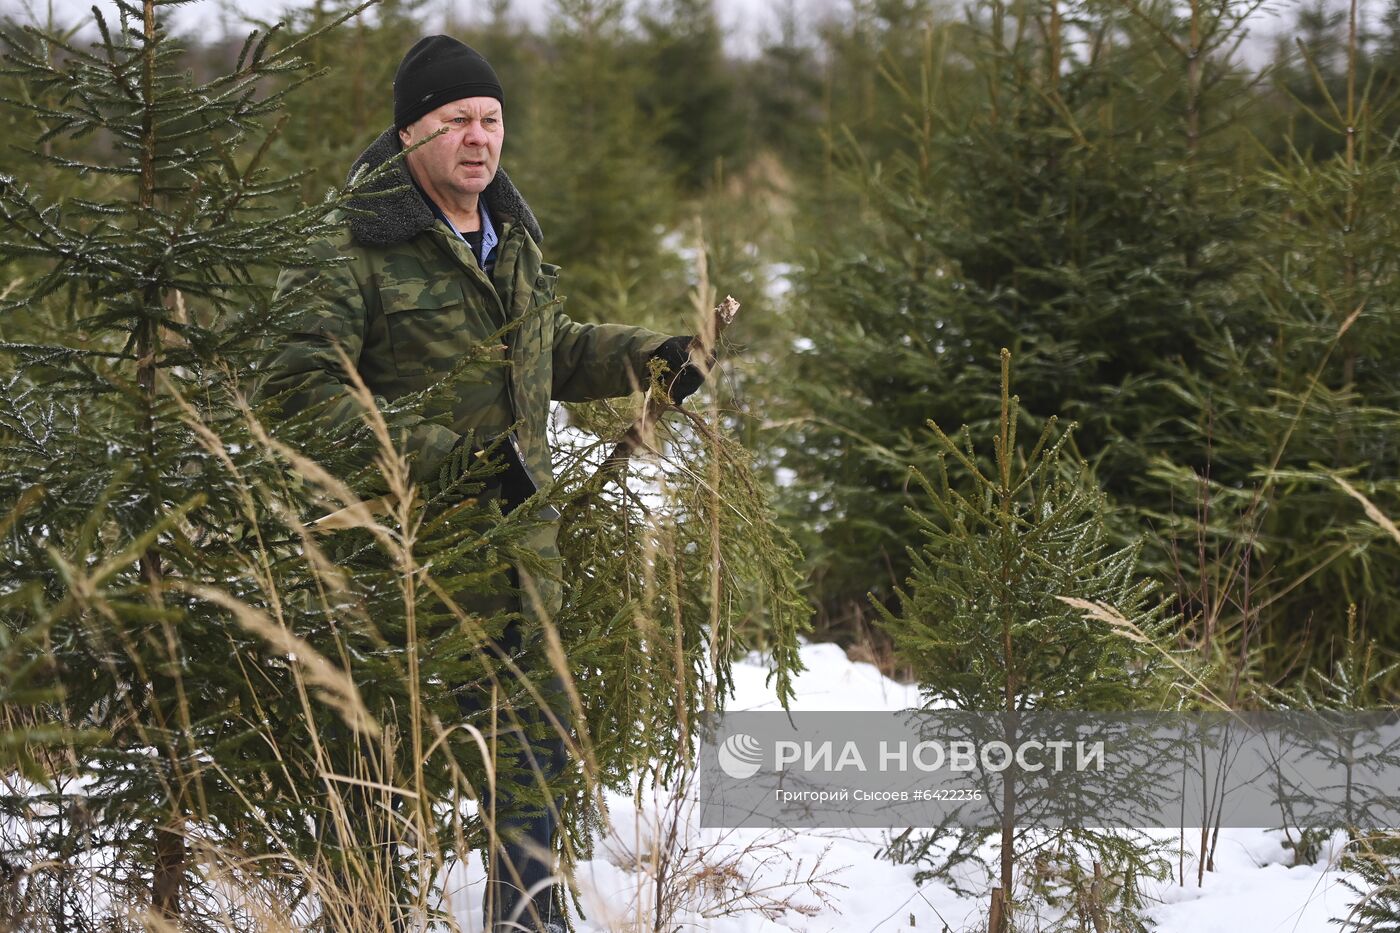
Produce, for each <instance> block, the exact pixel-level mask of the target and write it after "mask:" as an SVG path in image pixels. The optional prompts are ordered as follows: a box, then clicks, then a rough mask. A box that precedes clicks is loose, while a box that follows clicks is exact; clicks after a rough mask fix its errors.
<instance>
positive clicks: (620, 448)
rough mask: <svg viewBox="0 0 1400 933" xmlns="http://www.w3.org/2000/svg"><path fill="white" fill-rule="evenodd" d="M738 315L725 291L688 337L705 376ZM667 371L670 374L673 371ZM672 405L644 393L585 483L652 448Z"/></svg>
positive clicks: (615, 472)
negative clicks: (638, 409) (641, 404)
mask: <svg viewBox="0 0 1400 933" xmlns="http://www.w3.org/2000/svg"><path fill="white" fill-rule="evenodd" d="M738 316H739V302H738V301H736V300H735V299H734V297H733V296H732V295H726V296H725V298H724V300H723V301H721V302H720V303H719V306H718V307H716V308H715V309H714V311H713V313H711V314H710V316H709V318H707V319H706V320H704V321H702V322H701V324H702V326H701V327H700V332H699V333H698V334H696V335H695V336H694V337H692V338H691V339H690V346H689V347H688V348H687V349H689V351H690V359H691V361H692V362H694V363H695V364H696V365H698V366H699V367H700V368H701V372H703V373H704V374H705V377H706V378H707V379H708V378H709V375H710V371H711V370H712V369H714V365H715V358H716V353H715V348H716V347H717V346H719V338H720V337H721V336H722V335H723V334H724V331H725V328H727V327H728V326H729V325H730V324H733V323H734V319H735V318H736V317H738ZM671 375H672V377H673V378H674V377H675V376H676V375H677V374H676V373H672V374H671ZM672 407H674V404H673V403H672V402H671V401H670V399H668V398H666V397H665V396H663V395H658V394H652V395H650V396H648V398H647V402H646V408H645V409H643V411H642V416H641V417H640V418H638V419H637V420H636V421H635V422H633V424H632V426H631V427H630V428H628V429H627V432H626V433H625V434H623V435H622V440H620V441H618V442H617V446H616V447H614V448H613V450H612V453H610V454H608V458H607V459H606V460H604V461H603V465H602V466H600V467H599V468H598V472H597V473H594V474H593V478H592V480H591V481H590V483H589V487H590V488H592V489H597V488H598V487H599V486H600V485H601V484H602V483H604V482H606V481H607V480H608V479H609V478H611V477H614V476H617V475H618V474H620V473H621V472H622V470H623V468H624V467H626V466H627V464H628V463H629V462H631V460H632V457H633V455H634V454H636V453H637V451H639V450H652V449H653V448H652V444H651V442H652V438H653V437H654V436H655V433H656V424H657V422H658V421H660V420H661V417H662V415H664V414H666V412H667V411H668V410H669V409H671V408H672Z"/></svg>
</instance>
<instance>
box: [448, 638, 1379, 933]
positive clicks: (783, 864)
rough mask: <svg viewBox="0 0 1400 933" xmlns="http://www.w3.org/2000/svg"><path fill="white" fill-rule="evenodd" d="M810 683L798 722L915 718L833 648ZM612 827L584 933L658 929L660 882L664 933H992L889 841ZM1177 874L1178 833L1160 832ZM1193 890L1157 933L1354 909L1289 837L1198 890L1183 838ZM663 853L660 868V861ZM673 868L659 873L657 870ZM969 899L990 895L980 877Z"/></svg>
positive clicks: (1283, 932)
mask: <svg viewBox="0 0 1400 933" xmlns="http://www.w3.org/2000/svg"><path fill="white" fill-rule="evenodd" d="M802 660H803V663H804V664H805V665H806V667H807V669H806V670H805V671H804V672H802V674H801V675H799V676H798V677H797V679H796V692H797V700H796V702H795V703H794V706H793V708H794V709H795V710H800V711H818V710H898V709H907V708H909V707H914V706H918V705H920V703H919V695H918V691H917V690H916V689H915V688H913V687H910V686H906V685H904V684H900V683H897V682H895V681H892V680H889V679H888V678H886V677H884V676H882V675H881V674H880V672H879V671H878V670H876V669H875V668H874V667H873V666H871V665H869V664H864V663H856V662H852V661H850V660H848V659H847V657H846V655H845V653H844V652H843V651H842V650H841V649H840V648H839V647H837V646H835V645H827V644H820V645H807V646H804V648H803V649H802ZM766 675H767V672H766V670H765V668H764V667H763V666H762V665H761V664H759V663H757V661H756V660H755V661H750V662H746V663H743V664H740V665H738V666H737V667H736V669H735V684H736V691H735V697H734V699H733V701H732V702H731V703H730V705H729V708H730V709H733V710H741V709H743V710H750V709H777V708H779V707H778V704H777V701H776V699H775V698H774V695H773V690H772V689H771V687H770V686H767V685H765V682H764V681H765V678H766ZM608 804H609V807H610V809H611V815H612V825H611V827H610V830H609V832H608V833H607V834H606V835H605V836H602V837H600V838H599V839H598V840H597V841H596V845H595V852H594V858H592V859H591V860H588V861H585V862H583V863H581V864H580V865H579V866H578V869H577V883H578V887H579V890H580V892H581V899H582V904H583V908H584V912H585V915H586V919H580V920H578V921H577V926H578V928H579V929H580V930H582V931H586V933H624V931H631V930H643V929H645V930H651V929H653V925H652V918H654V917H655V916H656V907H655V903H656V885H655V880H654V879H655V878H656V876H657V875H658V874H661V875H664V876H665V877H666V878H667V879H668V880H667V881H666V882H665V883H663V885H662V891H663V895H664V896H665V897H668V898H670V899H671V903H672V904H673V905H674V906H676V908H677V911H676V912H675V913H674V914H672V915H671V916H672V917H673V920H672V923H671V924H669V925H668V926H667V929H676V930H686V931H690V930H696V931H699V930H704V931H712V933H782V931H794V930H801V931H810V933H819V931H820V933H825V931H832V933H836V931H840V933H859V931H881V933H904V931H909V933H921V931H935V933H941V931H944V930H945V928H946V930H947V931H949V933H958V931H964V930H966V931H975V930H985V929H986V901H987V898H986V895H985V894H983V895H980V896H977V897H965V896H960V895H958V894H956V893H955V892H953V891H952V890H951V889H950V888H949V887H948V886H947V885H946V884H943V883H938V882H933V883H926V884H923V885H917V884H915V883H914V874H915V869H914V868H913V867H911V866H904V865H895V864H892V863H891V862H889V861H886V860H884V859H880V858H877V857H876V856H877V852H878V851H879V849H880V848H881V846H882V845H883V844H884V843H885V841H886V839H887V835H888V834H887V833H886V832H885V831H880V830H849V829H847V830H828V831H820V830H805V831H798V832H793V831H778V830H766V831H764V830H713V829H705V830H702V829H699V828H698V816H697V815H696V813H695V808H694V806H693V799H691V798H687V797H685V796H679V797H678V796H676V795H674V794H672V793H669V792H666V791H657V790H654V789H647V790H644V791H642V792H640V793H639V794H637V795H636V797H629V796H626V795H618V794H610V795H609V796H608ZM1155 835H1157V836H1158V838H1160V839H1162V840H1164V841H1166V842H1168V843H1169V844H1170V850H1169V852H1168V855H1169V857H1170V861H1171V864H1172V868H1173V871H1175V870H1176V868H1177V865H1178V842H1177V838H1178V833H1177V832H1175V831H1163V832H1159V833H1156V834H1155ZM1186 835H1187V837H1188V838H1187V840H1186V851H1185V856H1184V864H1185V874H1186V877H1187V883H1186V885H1185V886H1184V887H1183V886H1181V885H1179V884H1177V882H1176V881H1175V880H1174V879H1173V880H1172V881H1169V882H1161V883H1158V882H1149V886H1148V888H1147V890H1146V892H1145V893H1146V895H1147V896H1148V898H1149V899H1150V901H1151V902H1152V904H1153V906H1151V907H1150V909H1149V910H1148V916H1149V918H1150V919H1151V920H1152V921H1154V922H1155V924H1156V927H1157V929H1158V930H1159V931H1161V933H1275V931H1276V933H1333V931H1335V930H1337V929H1338V928H1337V926H1336V924H1335V923H1333V922H1331V921H1330V918H1334V917H1342V916H1345V915H1346V913H1347V907H1348V904H1349V903H1350V902H1351V901H1353V900H1355V899H1356V895H1355V894H1353V893H1352V892H1351V891H1349V890H1347V889H1346V888H1345V887H1343V886H1342V884H1341V881H1342V879H1343V877H1344V873H1343V872H1341V871H1340V870H1339V869H1337V868H1335V867H1332V866H1331V865H1330V862H1331V861H1333V860H1335V859H1336V857H1337V852H1336V850H1335V847H1334V848H1332V849H1330V850H1329V851H1326V852H1325V853H1324V855H1323V857H1322V858H1321V859H1320V860H1319V861H1318V862H1317V863H1316V864H1311V865H1302V866H1295V867H1290V866H1291V863H1292V853H1291V851H1290V850H1289V849H1287V848H1285V847H1284V845H1283V841H1282V834H1281V833H1279V832H1275V831H1266V830H1255V829H1233V830H1232V829H1224V830H1222V831H1221V836H1220V842H1219V846H1218V849H1217V853H1216V870H1215V871H1214V872H1210V873H1207V875H1206V878H1205V883H1204V885H1203V886H1200V887H1198V886H1197V885H1196V882H1195V867H1194V866H1195V864H1196V862H1195V848H1194V846H1193V843H1192V840H1191V838H1190V837H1191V836H1192V835H1195V833H1194V832H1193V831H1189V830H1188V832H1187V834H1186ZM663 853H665V854H663ZM662 868H664V871H662V870H661V869H662ZM965 877H966V879H967V881H968V882H969V886H970V887H973V888H974V889H976V890H979V891H986V890H987V887H988V886H987V885H986V884H985V882H981V881H980V879H978V878H976V877H975V876H974V875H972V874H966V875H965ZM482 884H483V874H482V870H481V866H480V864H479V863H478V862H473V863H472V864H470V865H468V866H467V867H466V870H465V871H464V872H460V873H458V875H457V879H456V884H455V885H454V887H455V889H456V890H455V894H454V903H455V904H456V906H457V913H458V917H459V919H460V920H461V922H462V928H463V929H464V930H478V929H480V923H479V920H480V914H479V909H478V904H479V900H480V893H481V889H482Z"/></svg>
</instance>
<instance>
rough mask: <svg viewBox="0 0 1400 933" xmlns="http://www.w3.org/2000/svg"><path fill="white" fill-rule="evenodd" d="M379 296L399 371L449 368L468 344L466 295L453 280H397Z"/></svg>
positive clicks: (405, 373) (443, 370)
mask: <svg viewBox="0 0 1400 933" xmlns="http://www.w3.org/2000/svg"><path fill="white" fill-rule="evenodd" d="M380 299H381V301H382V302H383V306H384V317H385V320H386V321H387V323H388V330H389V343H390V345H391V347H392V348H393V354H394V367H395V368H396V369H397V370H398V372H399V375H401V376H414V375H423V374H432V373H446V372H449V371H450V370H451V369H452V367H453V366H455V365H456V364H457V362H458V360H460V359H461V358H462V356H463V355H464V354H465V353H466V351H467V350H468V349H469V348H470V346H471V337H470V335H469V334H468V333H467V308H466V299H465V298H464V296H463V295H462V290H461V288H460V287H458V286H457V285H456V284H455V283H445V284H441V285H434V284H433V283H429V282H399V283H395V285H393V286H392V287H390V288H385V289H381V290H380Z"/></svg>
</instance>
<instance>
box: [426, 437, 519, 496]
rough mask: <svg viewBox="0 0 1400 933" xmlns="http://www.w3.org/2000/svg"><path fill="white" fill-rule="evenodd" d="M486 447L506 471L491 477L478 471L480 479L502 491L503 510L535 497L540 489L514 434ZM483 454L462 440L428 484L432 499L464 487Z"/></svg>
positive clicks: (488, 485) (465, 440)
mask: <svg viewBox="0 0 1400 933" xmlns="http://www.w3.org/2000/svg"><path fill="white" fill-rule="evenodd" d="M487 448H488V449H489V450H490V451H491V454H490V456H492V457H493V458H495V459H497V460H499V461H501V462H502V465H503V466H504V467H505V469H504V470H502V471H501V472H499V473H495V474H493V475H491V476H484V475H482V474H481V472H480V471H479V470H478V473H477V476H478V477H479V478H480V482H482V483H484V484H485V485H486V486H487V487H488V488H489V487H491V486H493V485H494V486H496V487H498V488H499V489H500V494H501V511H503V512H506V513H509V512H510V511H511V510H512V509H514V508H515V507H516V506H517V505H519V504H520V503H522V502H524V501H525V500H526V499H528V498H530V497H531V496H532V495H534V494H535V490H536V489H538V488H539V487H537V486H536V485H535V481H534V480H532V479H531V478H530V473H529V471H528V470H526V469H525V456H524V453H523V452H522V451H521V450H520V444H519V442H517V441H516V439H515V435H514V434H508V435H506V436H505V437H503V438H499V439H498V441H496V442H493V443H491V444H488V445H487ZM481 454H482V451H481V449H480V448H478V447H475V446H474V445H472V444H468V443H467V439H466V438H465V437H463V438H462V439H461V440H459V441H458V442H457V444H456V446H454V447H453V448H452V451H451V452H450V453H449V454H448V455H447V458H446V459H445V460H444V461H443V463H442V466H441V467H439V468H438V475H437V477H436V478H435V479H434V480H433V482H432V483H430V484H428V490H427V491H428V495H429V498H433V499H436V498H437V497H438V496H441V495H443V494H445V493H450V492H451V491H452V490H453V489H454V487H457V486H461V485H464V484H465V482H466V481H467V474H468V473H469V472H470V471H471V469H472V467H473V466H474V465H475V464H477V462H478V459H479V458H480V457H481Z"/></svg>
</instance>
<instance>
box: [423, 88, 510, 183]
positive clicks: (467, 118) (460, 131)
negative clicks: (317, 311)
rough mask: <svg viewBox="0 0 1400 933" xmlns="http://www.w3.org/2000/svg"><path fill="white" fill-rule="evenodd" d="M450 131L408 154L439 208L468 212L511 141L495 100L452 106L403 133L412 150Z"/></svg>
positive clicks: (428, 115) (475, 99) (467, 101)
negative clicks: (503, 146) (468, 208)
mask: <svg viewBox="0 0 1400 933" xmlns="http://www.w3.org/2000/svg"><path fill="white" fill-rule="evenodd" d="M444 127H446V129H447V132H445V133H443V134H442V135H441V136H439V137H437V138H436V139H434V140H432V141H431V142H429V143H427V144H425V145H424V146H422V147H421V148H419V149H415V150H414V151H413V152H410V153H409V154H408V157H407V158H408V167H409V169H410V170H411V171H412V172H413V177H414V178H415V179H417V181H418V184H420V185H422V186H423V190H425V191H426V192H427V193H428V195H429V196H430V197H431V198H432V199H433V200H434V201H436V202H437V203H438V204H439V205H441V206H443V207H444V208H455V209H462V208H464V207H467V206H469V205H471V204H474V203H475V201H476V196H477V195H479V194H481V192H483V191H485V190H486V186H487V185H489V184H490V183H491V179H493V178H495V177H496V166H498V165H500V164H501V143H502V142H504V141H505V137H506V127H505V122H504V120H503V119H502V116H501V102H500V101H498V100H496V98H494V97H467V98H463V99H462V100H454V101H451V102H450V103H446V104H443V105H442V106H441V107H439V108H437V109H436V110H433V111H431V112H429V113H426V114H424V115H423V116H422V117H419V118H418V120H417V121H415V122H414V123H411V124H409V125H408V126H406V127H404V128H403V129H401V130H399V139H400V140H402V142H403V144H404V147H405V148H407V147H408V146H412V145H413V144H414V143H417V142H420V141H422V140H423V139H426V138H427V137H429V136H432V135H433V134H434V133H436V132H438V130H441V129H443V128H444Z"/></svg>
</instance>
